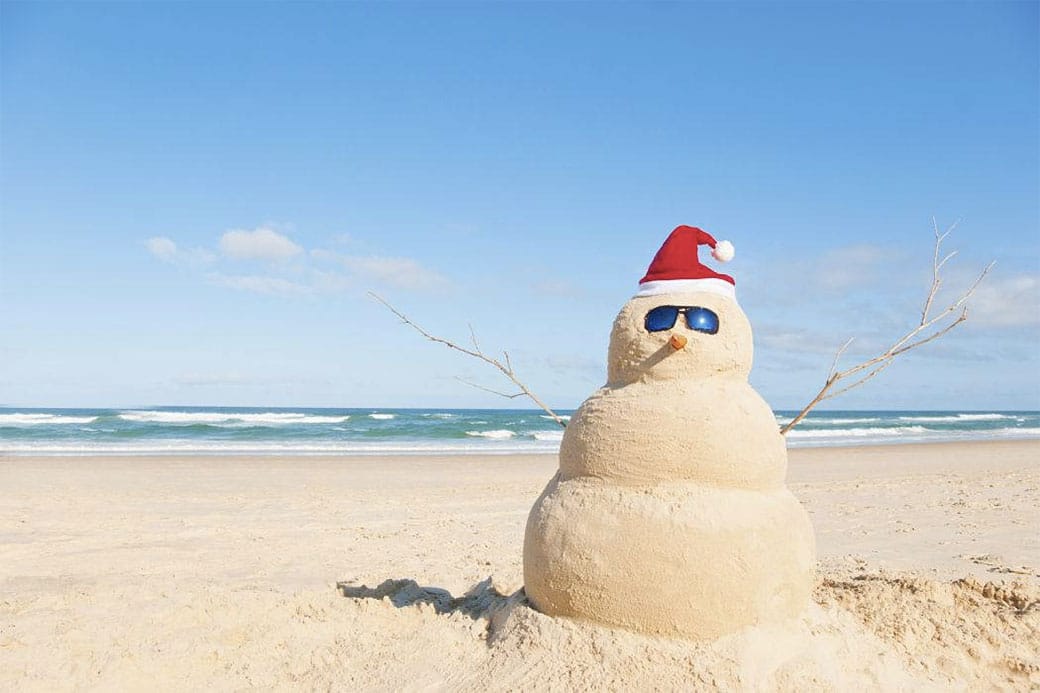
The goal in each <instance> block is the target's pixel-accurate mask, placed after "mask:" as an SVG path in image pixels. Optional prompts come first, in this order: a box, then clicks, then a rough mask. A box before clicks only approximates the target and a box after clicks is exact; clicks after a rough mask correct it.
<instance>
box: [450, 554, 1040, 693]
mask: <svg viewBox="0 0 1040 693" xmlns="http://www.w3.org/2000/svg"><path fill="white" fill-rule="evenodd" d="M478 588H479V589H478V591H479V592H480V595H479V596H478V595H474V594H472V593H471V595H470V596H469V597H468V600H463V603H468V604H469V605H470V606H471V607H472V605H473V604H474V603H475V601H479V602H480V603H481V605H482V607H486V608H487V609H488V610H487V612H485V615H486V618H487V621H488V631H487V636H486V638H487V645H488V651H487V661H486V663H485V664H484V665H482V666H481V667H480V671H479V673H477V674H475V675H462V676H457V677H455V676H453V677H452V680H451V681H450V682H449V683H448V687H450V688H460V689H472V690H486V689H492V690H538V689H549V688H552V689H557V690H558V689H560V688H566V689H589V688H593V689H612V690H621V689H628V690H652V689H653V690H662V689H664V690H681V689H685V690H689V689H691V688H697V687H701V686H704V687H709V686H710V687H718V688H721V689H724V690H749V691H757V690H790V691H794V690H797V691H806V690H854V689H867V690H877V689H883V690H907V691H910V690H913V691H921V690H951V689H953V690H958V689H963V690H993V689H1005V690H1024V689H1029V688H1032V687H1035V686H1038V685H1040V654H1038V652H1040V650H1038V645H1040V600H1038V596H1037V591H1036V589H1035V588H1032V589H1031V588H1030V587H1029V586H1027V585H1024V584H1021V583H1012V584H1010V585H994V584H987V585H981V584H979V583H977V582H976V581H974V580H971V579H967V580H958V581H955V582H953V583H944V582H936V581H932V580H926V579H922V578H917V577H913V576H899V575H887V574H884V573H873V574H867V573H863V574H858V575H854V576H852V575H848V576H842V575H832V576H828V577H826V578H824V579H823V580H822V581H820V582H819V583H818V585H817V587H816V590H815V599H814V603H813V605H812V606H811V607H810V609H809V611H808V612H807V613H806V614H805V615H804V616H803V617H801V618H799V619H796V620H794V621H792V622H789V623H787V624H785V625H783V626H776V627H768V628H751V629H746V630H744V631H741V632H739V633H736V634H734V635H731V636H727V637H724V638H722V639H720V640H717V641H715V642H713V643H708V644H697V643H691V642H686V641H682V640H670V639H664V638H654V637H645V636H639V635H635V634H632V633H627V632H623V631H618V630H612V629H607V628H602V627H599V626H597V625H594V624H591V623H585V622H579V621H574V620H569V619H557V618H549V617H547V616H544V615H543V614H540V613H538V612H536V611H534V610H533V609H531V608H530V607H529V606H528V605H527V603H526V600H525V599H524V597H523V593H522V592H520V593H517V594H515V595H513V596H512V597H509V598H508V599H506V598H503V597H501V595H497V593H495V592H494V589H493V587H491V586H490V583H482V585H480V586H478Z"/></svg>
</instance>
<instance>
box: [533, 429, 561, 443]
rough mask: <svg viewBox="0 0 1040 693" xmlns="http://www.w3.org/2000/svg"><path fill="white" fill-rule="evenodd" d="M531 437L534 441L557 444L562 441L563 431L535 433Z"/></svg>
mask: <svg viewBox="0 0 1040 693" xmlns="http://www.w3.org/2000/svg"><path fill="white" fill-rule="evenodd" d="M531 437H532V438H534V439H535V440H551V441H554V442H557V443H558V442H560V441H561V440H563V431H536V432H535V433H533V434H532V435H531Z"/></svg>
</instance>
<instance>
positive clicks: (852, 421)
mask: <svg viewBox="0 0 1040 693" xmlns="http://www.w3.org/2000/svg"><path fill="white" fill-rule="evenodd" d="M882 420H883V419H880V418H878V417H876V416H873V417H866V418H860V419H828V418H824V417H822V416H821V417H820V418H818V419H815V418H812V417H810V418H808V419H805V423H814V424H838V425H841V424H861V423H877V422H879V421H882ZM788 421H790V419H788Z"/></svg>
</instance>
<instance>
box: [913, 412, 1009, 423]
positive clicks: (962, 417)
mask: <svg viewBox="0 0 1040 693" xmlns="http://www.w3.org/2000/svg"><path fill="white" fill-rule="evenodd" d="M1017 418H1018V417H1016V416H1010V415H1008V414H954V415H953V416H900V417H899V420H900V421H912V422H921V423H929V422H934V423H955V422H958V421H1001V420H1003V419H1017Z"/></svg>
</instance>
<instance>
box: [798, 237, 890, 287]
mask: <svg viewBox="0 0 1040 693" xmlns="http://www.w3.org/2000/svg"><path fill="white" fill-rule="evenodd" d="M888 255H889V253H887V252H886V251H885V250H883V249H882V248H881V247H880V246H876V245H869V244H861V245H853V246H846V247H844V248H835V249H834V250H830V251H827V252H825V253H824V254H823V255H822V256H821V257H820V258H819V260H817V262H816V263H815V267H816V275H815V280H816V283H817V284H818V285H819V286H820V288H823V289H831V290H835V291H842V290H845V289H851V288H853V287H858V286H865V285H868V284H872V283H876V282H877V281H878V280H879V279H880V277H879V274H880V269H881V267H882V260H884V259H885V258H886V257H887V256H888Z"/></svg>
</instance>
